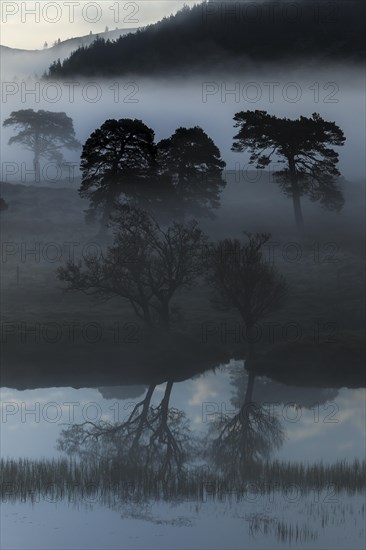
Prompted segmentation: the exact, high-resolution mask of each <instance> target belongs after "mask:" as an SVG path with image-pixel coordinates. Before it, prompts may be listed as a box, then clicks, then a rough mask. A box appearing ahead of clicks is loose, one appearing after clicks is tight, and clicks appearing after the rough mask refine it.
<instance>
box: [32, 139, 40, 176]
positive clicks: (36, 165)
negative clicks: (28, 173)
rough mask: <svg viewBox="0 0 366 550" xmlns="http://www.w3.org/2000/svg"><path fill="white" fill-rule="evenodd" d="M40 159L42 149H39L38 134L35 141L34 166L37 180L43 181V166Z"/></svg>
mask: <svg viewBox="0 0 366 550" xmlns="http://www.w3.org/2000/svg"><path fill="white" fill-rule="evenodd" d="M39 159H40V150H39V136H38V135H36V137H35V143H34V159H33V168H34V173H35V175H34V177H35V182H36V183H39V182H40V181H41V168H40V164H39Z"/></svg>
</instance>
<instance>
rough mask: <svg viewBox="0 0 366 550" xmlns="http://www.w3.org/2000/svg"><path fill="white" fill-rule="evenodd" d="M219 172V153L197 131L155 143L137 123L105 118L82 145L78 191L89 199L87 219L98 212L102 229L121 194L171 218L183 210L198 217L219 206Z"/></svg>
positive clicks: (221, 163) (186, 130) (150, 133)
mask: <svg viewBox="0 0 366 550" xmlns="http://www.w3.org/2000/svg"><path fill="white" fill-rule="evenodd" d="M224 167H225V162H224V161H223V160H222V158H221V154H220V151H219V149H218V148H217V147H216V145H215V144H214V142H213V141H212V139H211V138H210V137H209V136H208V135H207V134H206V133H205V132H204V131H203V130H202V128H200V127H198V126H195V127H194V128H178V129H177V130H176V131H175V133H174V134H173V135H172V136H171V137H170V138H168V139H163V140H162V141H160V142H159V143H158V144H156V143H155V141H154V131H153V130H152V129H151V128H149V127H148V126H146V124H144V123H143V122H142V121H141V120H137V119H135V120H133V119H128V118H125V119H120V120H114V119H110V120H106V121H105V122H104V124H102V126H101V127H100V128H98V129H97V130H95V132H93V133H92V134H91V136H90V137H89V139H88V140H87V141H86V142H85V144H84V147H83V151H82V155H81V169H82V183H81V187H80V191H79V192H80V196H81V197H83V198H87V199H89V200H90V208H89V211H88V218H89V219H90V218H95V215H96V213H97V212H98V211H102V212H103V214H102V223H103V224H106V223H107V222H108V219H109V216H110V214H111V212H112V210H113V207H114V204H115V202H116V200H117V201H118V200H119V199H120V198H121V196H122V195H123V196H124V198H127V199H134V200H137V201H138V202H139V204H140V205H144V206H145V207H147V206H149V205H150V206H151V205H155V206H156V207H159V208H160V210H164V209H165V210H169V211H170V215H171V216H173V217H174V215H175V216H179V215H180V214H183V213H184V212H185V211H187V210H189V211H191V212H192V213H194V214H196V215H200V214H203V213H207V212H209V211H210V209H212V208H217V207H218V205H219V196H220V192H221V190H222V189H223V187H224V186H225V182H224V180H223V177H222V172H223V169H224Z"/></svg>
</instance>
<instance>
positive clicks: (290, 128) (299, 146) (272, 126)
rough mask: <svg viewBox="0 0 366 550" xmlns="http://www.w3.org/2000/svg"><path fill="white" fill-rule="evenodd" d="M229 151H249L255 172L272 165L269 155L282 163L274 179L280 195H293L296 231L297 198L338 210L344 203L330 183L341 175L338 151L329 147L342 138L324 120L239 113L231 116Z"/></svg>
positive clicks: (300, 222) (300, 225)
mask: <svg viewBox="0 0 366 550" xmlns="http://www.w3.org/2000/svg"><path fill="white" fill-rule="evenodd" d="M234 120H235V122H236V124H235V127H236V128H239V132H238V133H237V134H236V135H235V136H234V140H235V141H234V144H233V146H232V150H233V151H235V152H242V151H245V150H249V152H250V154H251V156H250V160H249V162H250V163H251V164H256V167H257V168H259V169H263V168H266V167H267V166H268V165H269V164H270V163H271V162H272V156H273V155H275V156H277V157H279V162H283V163H285V165H286V166H285V168H284V170H282V171H278V172H276V175H277V180H278V181H279V182H280V184H281V187H282V188H283V189H284V191H285V193H286V194H287V195H289V196H291V197H292V200H293V204H294V211H295V219H296V224H297V227H298V229H299V230H300V231H302V229H303V218H302V212H301V204H300V197H301V196H302V195H308V196H309V197H310V199H311V200H313V201H315V200H320V202H321V204H322V205H323V206H325V207H327V208H329V209H335V210H340V208H341V207H342V205H343V202H344V199H343V196H342V193H341V191H340V190H339V189H338V188H337V186H336V183H335V178H336V176H339V175H340V173H339V171H338V169H337V163H338V153H336V152H335V151H334V149H332V148H331V147H329V146H330V145H336V146H341V145H343V144H344V141H345V137H344V135H343V132H342V130H341V129H340V128H339V127H338V126H337V125H336V124H335V123H334V122H327V121H325V120H323V119H322V118H321V117H320V116H319V115H318V114H317V113H314V114H313V115H312V117H311V118H307V117H303V116H301V117H300V118H298V119H296V120H291V119H288V118H278V117H276V116H274V115H269V114H267V112H266V111H245V112H244V111H241V112H240V113H236V115H235V117H234Z"/></svg>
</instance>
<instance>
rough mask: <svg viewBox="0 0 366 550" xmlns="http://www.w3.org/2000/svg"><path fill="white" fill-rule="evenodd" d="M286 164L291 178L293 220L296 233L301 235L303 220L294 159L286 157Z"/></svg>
mask: <svg viewBox="0 0 366 550" xmlns="http://www.w3.org/2000/svg"><path fill="white" fill-rule="evenodd" d="M288 164H289V170H290V178H291V188H292V203H293V205H294V213H295V222H296V227H297V231H298V233H299V234H300V235H302V234H303V232H304V220H303V217H302V211H301V202H300V190H299V185H298V177H297V172H296V165H295V159H294V158H293V157H290V158H289V159H288Z"/></svg>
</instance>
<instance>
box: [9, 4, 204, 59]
mask: <svg viewBox="0 0 366 550" xmlns="http://www.w3.org/2000/svg"><path fill="white" fill-rule="evenodd" d="M195 3H197V0H196V1H192V0H185V1H184V0H136V1H128V0H127V1H121V0H117V1H116V0H101V1H99V2H90V1H88V0H77V1H76V0H75V1H70V0H67V1H66V0H65V1H60V0H58V1H53V2H52V1H47V0H43V1H39V2H29V1H27V2H19V1H5V0H3V1H2V2H1V4H0V9H1V34H0V43H1V44H2V45H3V46H8V47H11V48H20V49H27V50H28V49H42V48H43V45H44V43H45V42H47V43H48V45H52V44H53V43H54V42H55V40H58V38H60V39H61V41H63V40H67V39H68V38H74V37H77V36H83V35H86V34H89V33H90V31H92V32H93V34H97V33H101V32H104V30H105V28H106V27H108V28H109V30H114V29H116V27H118V28H119V29H127V28H136V27H141V26H145V25H147V24H150V23H155V22H156V21H159V20H160V19H162V18H163V17H165V16H169V15H171V14H172V13H176V12H177V11H178V10H179V9H180V8H182V7H183V5H184V4H187V5H189V6H190V5H193V4H195Z"/></svg>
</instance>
